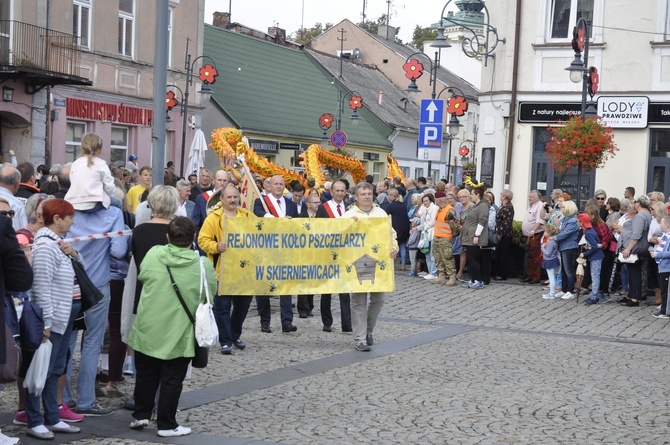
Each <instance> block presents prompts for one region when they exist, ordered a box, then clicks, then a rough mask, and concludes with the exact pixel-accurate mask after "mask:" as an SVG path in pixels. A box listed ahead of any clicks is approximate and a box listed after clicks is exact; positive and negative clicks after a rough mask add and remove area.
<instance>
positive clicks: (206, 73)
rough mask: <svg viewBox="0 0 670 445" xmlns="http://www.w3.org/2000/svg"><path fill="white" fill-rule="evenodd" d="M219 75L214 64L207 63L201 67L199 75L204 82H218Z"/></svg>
mask: <svg viewBox="0 0 670 445" xmlns="http://www.w3.org/2000/svg"><path fill="white" fill-rule="evenodd" d="M218 75H219V72H218V71H216V68H214V67H213V66H212V65H209V64H207V65H205V66H203V67H200V75H199V76H198V77H199V79H200V80H201V81H202V82H207V83H214V82H216V76H218Z"/></svg>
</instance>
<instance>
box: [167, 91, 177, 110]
mask: <svg viewBox="0 0 670 445" xmlns="http://www.w3.org/2000/svg"><path fill="white" fill-rule="evenodd" d="M177 105H179V102H178V101H177V99H176V98H175V95H174V91H168V92H167V95H166V96H165V110H166V111H170V110H171V109H173V108H174V107H176V106H177Z"/></svg>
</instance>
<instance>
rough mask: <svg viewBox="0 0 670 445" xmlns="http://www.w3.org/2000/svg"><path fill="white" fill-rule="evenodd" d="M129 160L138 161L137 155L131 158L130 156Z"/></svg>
mask: <svg viewBox="0 0 670 445" xmlns="http://www.w3.org/2000/svg"><path fill="white" fill-rule="evenodd" d="M128 160H130V161H137V156H135V155H130V156H128Z"/></svg>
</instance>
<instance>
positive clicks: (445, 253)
mask: <svg viewBox="0 0 670 445" xmlns="http://www.w3.org/2000/svg"><path fill="white" fill-rule="evenodd" d="M435 204H437V206H438V207H439V210H438V211H437V214H436V216H435V225H434V226H433V230H434V235H433V236H434V238H433V255H434V256H435V265H436V266H437V272H438V273H437V278H434V279H432V280H430V283H432V284H446V285H447V286H454V285H455V284H456V263H455V262H454V255H453V254H452V252H451V246H452V241H453V238H454V233H453V230H452V227H458V218H457V217H456V210H454V208H453V207H452V206H450V205H449V204H448V203H447V195H446V193H444V192H435ZM447 275H449V281H447Z"/></svg>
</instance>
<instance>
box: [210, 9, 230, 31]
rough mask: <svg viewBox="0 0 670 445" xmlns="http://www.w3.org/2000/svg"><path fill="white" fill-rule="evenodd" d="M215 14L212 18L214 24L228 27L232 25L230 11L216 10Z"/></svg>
mask: <svg viewBox="0 0 670 445" xmlns="http://www.w3.org/2000/svg"><path fill="white" fill-rule="evenodd" d="M213 15H214V18H213V20H212V25H214V26H216V27H217V28H224V29H228V26H229V25H230V13H228V12H215V13H214V14H213Z"/></svg>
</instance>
